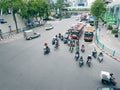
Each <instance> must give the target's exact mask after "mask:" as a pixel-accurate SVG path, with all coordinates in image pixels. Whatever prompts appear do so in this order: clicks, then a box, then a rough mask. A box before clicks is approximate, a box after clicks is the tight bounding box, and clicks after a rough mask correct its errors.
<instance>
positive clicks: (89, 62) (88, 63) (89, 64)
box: [86, 59, 91, 67]
mask: <svg viewBox="0 0 120 90" xmlns="http://www.w3.org/2000/svg"><path fill="white" fill-rule="evenodd" d="M86 64H87V65H88V67H90V66H91V59H89V60H88V61H87V62H86Z"/></svg>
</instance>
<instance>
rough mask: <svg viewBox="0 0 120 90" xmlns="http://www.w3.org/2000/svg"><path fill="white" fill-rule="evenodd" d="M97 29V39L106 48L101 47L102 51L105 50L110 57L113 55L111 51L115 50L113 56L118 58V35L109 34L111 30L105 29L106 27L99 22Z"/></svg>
mask: <svg viewBox="0 0 120 90" xmlns="http://www.w3.org/2000/svg"><path fill="white" fill-rule="evenodd" d="M99 29H100V30H99V31H98V38H99V41H100V42H101V43H102V44H103V45H104V46H105V47H106V49H103V51H105V52H106V53H107V54H108V55H109V56H111V57H113V55H112V53H111V52H115V54H114V57H113V58H115V59H117V60H120V36H118V38H115V36H114V35H113V34H111V31H110V30H107V27H105V26H102V25H101V23H100V25H99ZM98 46H99V45H98ZM99 47H100V46H99Z"/></svg>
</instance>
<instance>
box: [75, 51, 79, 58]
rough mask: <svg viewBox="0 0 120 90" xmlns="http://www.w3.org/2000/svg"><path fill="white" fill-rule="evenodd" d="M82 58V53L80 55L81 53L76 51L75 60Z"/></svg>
mask: <svg viewBox="0 0 120 90" xmlns="http://www.w3.org/2000/svg"><path fill="white" fill-rule="evenodd" d="M79 57H80V53H79V51H76V53H75V58H77V59H78V58H79Z"/></svg>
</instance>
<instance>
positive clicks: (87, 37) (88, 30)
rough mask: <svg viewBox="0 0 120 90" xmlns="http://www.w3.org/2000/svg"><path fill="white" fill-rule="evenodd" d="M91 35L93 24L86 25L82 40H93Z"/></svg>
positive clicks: (92, 34) (92, 33)
mask: <svg viewBox="0 0 120 90" xmlns="http://www.w3.org/2000/svg"><path fill="white" fill-rule="evenodd" d="M93 36H94V27H93V26H88V27H86V29H85V32H84V40H85V41H93Z"/></svg>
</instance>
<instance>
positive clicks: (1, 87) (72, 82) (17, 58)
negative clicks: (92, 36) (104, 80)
mask: <svg viewBox="0 0 120 90" xmlns="http://www.w3.org/2000/svg"><path fill="white" fill-rule="evenodd" d="M75 19H76V17H72V18H71V19H64V20H61V21H51V22H48V23H51V24H52V25H53V26H54V29H53V30H49V31H45V30H44V27H42V28H36V31H37V32H40V33H41V37H39V38H36V39H33V40H29V41H26V40H25V39H24V38H23V37H21V38H19V39H14V40H7V41H1V42H0V90H97V88H98V87H108V86H105V85H102V84H101V81H100V80H101V79H100V71H102V70H103V71H109V72H112V73H114V76H115V77H116V80H117V82H118V84H117V86H116V87H120V69H119V67H120V63H119V62H117V61H115V60H113V59H112V58H110V57H108V56H106V55H104V61H103V63H99V62H98V61H97V60H95V59H93V60H92V66H91V67H90V68H89V67H88V66H87V65H86V64H85V65H84V66H83V67H81V68H80V67H79V65H78V62H76V61H75V60H74V52H73V53H70V52H69V50H68V49H69V48H68V46H67V45H65V44H63V42H61V41H60V47H59V49H58V50H54V47H53V46H52V44H51V40H52V37H54V36H55V35H56V34H58V33H59V32H60V33H64V32H65V30H67V29H68V28H69V27H70V26H71V25H73V24H74V23H76V22H78V21H75ZM44 42H48V44H49V46H50V48H51V53H50V54H49V55H43V44H44ZM80 43H84V44H85V46H86V51H85V53H83V54H82V55H83V57H84V59H85V61H86V58H87V56H88V55H89V54H91V51H92V50H93V47H96V46H95V44H94V42H91V43H89V42H84V41H83V38H81V39H80ZM97 50H98V51H99V49H97Z"/></svg>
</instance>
